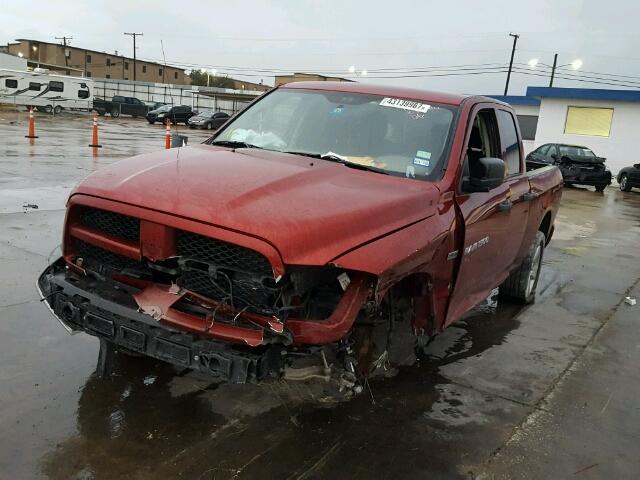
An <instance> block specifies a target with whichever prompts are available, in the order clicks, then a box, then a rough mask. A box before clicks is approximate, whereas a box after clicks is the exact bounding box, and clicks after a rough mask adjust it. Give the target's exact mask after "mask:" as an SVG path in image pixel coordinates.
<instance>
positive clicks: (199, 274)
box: [177, 231, 274, 314]
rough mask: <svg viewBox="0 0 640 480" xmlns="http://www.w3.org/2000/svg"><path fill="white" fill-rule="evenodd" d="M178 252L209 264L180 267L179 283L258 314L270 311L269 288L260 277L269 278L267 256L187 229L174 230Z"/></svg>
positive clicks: (272, 303)
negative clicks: (203, 267) (199, 266)
mask: <svg viewBox="0 0 640 480" xmlns="http://www.w3.org/2000/svg"><path fill="white" fill-rule="evenodd" d="M177 250H178V255H179V256H180V257H181V258H183V259H190V260H195V261H196V262H202V264H206V265H208V266H210V267H211V268H212V271H209V270H210V269H201V268H189V267H187V268H184V269H183V272H182V278H181V286H183V287H184V288H186V289H188V290H191V291H192V292H195V293H198V294H200V295H203V296H205V297H208V298H212V299H214V300H219V301H224V302H225V303H227V304H231V303H233V306H234V307H235V308H247V309H248V310H250V311H253V312H256V313H262V314H272V313H273V306H274V293H273V290H271V289H269V288H266V287H264V286H263V284H262V283H261V281H262V280H263V279H264V278H265V277H268V278H273V270H272V268H271V264H270V263H269V260H267V258H266V257H265V256H264V255H262V254H260V253H258V252H256V251H254V250H250V249H248V248H245V247H241V246H238V245H233V244H231V243H227V242H223V241H221V240H216V239H213V238H209V237H204V236H202V235H197V234H194V233H189V232H183V231H180V232H178V240H177Z"/></svg>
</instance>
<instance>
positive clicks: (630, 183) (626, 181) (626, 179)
mask: <svg viewBox="0 0 640 480" xmlns="http://www.w3.org/2000/svg"><path fill="white" fill-rule="evenodd" d="M616 179H617V180H618V185H620V190H622V191H623V192H629V191H631V189H632V188H640V163H636V164H634V165H632V166H631V167H625V168H623V169H622V170H620V171H619V172H618V176H617V177H616Z"/></svg>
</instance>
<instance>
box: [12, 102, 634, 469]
mask: <svg viewBox="0 0 640 480" xmlns="http://www.w3.org/2000/svg"><path fill="white" fill-rule="evenodd" d="M90 127H91V118H90V116H89V115H86V114H84V115H69V114H63V115H58V116H56V117H52V116H47V115H37V126H36V128H37V135H38V136H39V138H38V139H36V140H35V141H33V142H30V141H29V140H27V139H25V138H24V135H25V134H26V129H27V127H26V114H25V113H24V112H22V113H20V114H16V113H15V112H12V111H7V110H0V259H1V260H2V265H3V268H2V270H1V271H0V287H1V288H0V385H1V387H0V406H1V408H0V479H23V478H24V479H30V478H52V479H84V480H88V479H116V478H128V479H167V478H185V479H194V480H195V479H214V478H215V479H231V478H278V479H280V478H300V479H310V478H332V479H341V478H367V479H370V478H393V479H396V478H431V479H434V478H435V479H437V478H447V479H449V478H478V479H490V478H527V479H529V478H534V479H537V478H540V479H546V478H616V479H621V478H637V475H638V472H640V408H639V407H638V402H637V398H638V396H639V395H640V382H639V380H640V373H638V368H637V365H638V364H640V325H639V324H638V321H639V319H640V315H639V314H638V312H640V310H639V309H640V305H636V306H630V305H627V304H625V303H624V297H625V296H627V295H631V296H632V297H636V298H639V297H640V285H639V282H638V280H639V279H640V262H639V261H638V258H639V256H640V193H638V192H631V193H622V192H620V191H618V190H617V189H615V188H613V187H610V188H608V189H607V190H606V191H605V192H604V193H603V194H600V193H595V192H594V191H593V189H592V188H589V189H581V188H572V189H565V191H564V193H563V200H562V207H561V209H560V213H559V216H558V219H557V222H556V232H555V236H554V239H553V241H552V242H551V244H550V246H549V248H548V249H547V251H546V253H545V260H544V266H543V276H542V279H541V284H540V286H539V298H538V300H537V302H536V303H535V304H534V305H532V306H530V307H527V308H520V307H517V306H513V305H507V304H505V305H502V304H497V303H495V302H489V303H487V304H485V305H482V306H480V307H478V308H476V309H475V310H474V311H472V312H471V313H470V314H468V315H467V316H466V317H465V318H464V319H463V320H462V321H460V322H458V323H457V324H455V325H454V326H452V327H451V328H449V329H448V330H446V331H445V332H444V333H442V334H441V335H439V336H438V337H437V338H436V339H435V340H434V341H433V342H432V343H431V344H430V345H429V348H428V355H427V356H426V357H424V358H421V359H420V360H419V361H417V362H416V363H415V364H414V365H412V366H407V367H403V368H401V369H400V370H399V371H398V372H397V373H396V374H394V375H389V376H388V378H378V379H375V380H374V381H372V382H371V384H370V389H365V391H364V392H363V393H362V394H360V395H358V396H356V397H355V398H353V399H351V400H348V401H339V399H337V398H336V397H335V396H332V395H331V394H330V393H329V392H328V391H326V390H325V389H324V387H323V385H322V384H318V383H317V382H316V383H313V382H310V383H305V382H286V381H278V382H268V383H263V384H260V385H225V384H218V383H215V382H213V381H212V380H211V379H210V378H207V377H205V376H202V375H198V374H195V373H194V372H190V371H179V370H177V369H174V368H173V367H170V366H168V365H166V364H162V363H160V362H155V361H152V360H145V359H132V360H128V361H119V362H118V364H117V368H116V374H115V375H114V376H113V377H111V378H108V379H104V380H100V379H97V378H96V377H95V376H94V375H93V370H94V368H95V362H96V358H97V352H98V342H97V340H96V339H95V338H93V337H89V336H87V335H84V334H80V335H75V336H69V335H68V334H67V333H66V331H65V330H63V329H62V327H60V325H59V324H58V323H57V322H56V320H55V319H54V318H53V317H52V316H51V315H50V313H49V312H48V311H47V310H46V309H45V308H44V306H43V305H42V304H41V303H40V302H39V301H38V297H37V294H36V291H35V287H34V282H35V279H36V277H37V275H38V274H39V273H40V272H41V271H42V270H43V269H44V268H45V266H46V264H47V262H48V259H50V258H52V255H53V254H52V251H53V250H54V248H55V247H56V245H58V244H59V243H60V236H61V227H62V222H63V218H64V202H65V199H66V197H67V195H68V193H69V191H70V189H71V187H72V186H73V185H74V184H75V183H77V182H78V181H79V180H80V179H82V178H83V177H84V176H86V175H87V174H89V173H90V172H92V171H94V170H95V169H97V168H100V167H101V166H103V165H106V164H108V163H111V162H114V161H116V160H119V159H122V158H126V157H128V156H131V155H135V154H138V153H143V152H148V151H152V150H154V149H161V148H163V146H164V137H163V135H164V132H163V129H162V127H161V126H159V125H155V126H151V125H148V124H147V123H146V122H145V121H144V120H139V119H138V120H134V119H125V118H119V119H111V118H108V117H106V118H100V142H101V143H102V144H103V148H101V149H98V150H94V149H92V148H89V147H88V146H87V145H88V144H89V143H90V140H91V130H90ZM180 131H181V133H183V134H185V135H188V136H189V143H190V144H191V143H198V142H199V141H202V140H204V139H205V138H206V137H207V136H208V135H207V132H202V131H194V130H189V129H187V128H185V127H180ZM124 161H126V160H124ZM29 205H31V206H29ZM33 205H37V206H38V208H37V209H35V208H34V207H33Z"/></svg>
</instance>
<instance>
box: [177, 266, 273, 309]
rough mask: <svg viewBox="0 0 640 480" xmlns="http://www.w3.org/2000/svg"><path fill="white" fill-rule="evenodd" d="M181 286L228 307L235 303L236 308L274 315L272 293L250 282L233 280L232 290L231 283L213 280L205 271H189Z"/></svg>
mask: <svg viewBox="0 0 640 480" xmlns="http://www.w3.org/2000/svg"><path fill="white" fill-rule="evenodd" d="M181 286H182V287H184V288H186V289H187V290H191V291H192V292H195V293H197V294H199V295H203V296H205V297H208V298H212V299H214V300H220V301H224V302H225V303H227V304H228V305H231V303H233V306H234V307H235V308H239V309H241V308H246V309H247V310H251V311H253V312H256V313H263V314H267V315H268V314H272V313H273V310H272V304H273V299H272V298H271V292H269V291H268V290H266V289H265V288H264V287H262V286H261V285H259V284H254V283H252V282H249V281H242V280H237V279H233V280H231V287H232V288H230V286H229V282H228V281H226V280H225V279H224V278H221V277H218V278H217V279H216V280H212V279H211V277H210V276H209V274H208V273H207V272H205V271H199V270H187V271H185V272H184V273H183V275H182V282H181Z"/></svg>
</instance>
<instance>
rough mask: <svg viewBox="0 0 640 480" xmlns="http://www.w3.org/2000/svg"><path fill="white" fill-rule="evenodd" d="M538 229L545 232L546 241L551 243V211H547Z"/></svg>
mask: <svg viewBox="0 0 640 480" xmlns="http://www.w3.org/2000/svg"><path fill="white" fill-rule="evenodd" d="M538 230H539V231H541V232H542V233H544V237H545V239H546V242H547V243H549V240H551V232H552V230H551V212H547V214H546V215H545V216H544V218H543V219H542V223H541V224H540V227H538Z"/></svg>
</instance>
